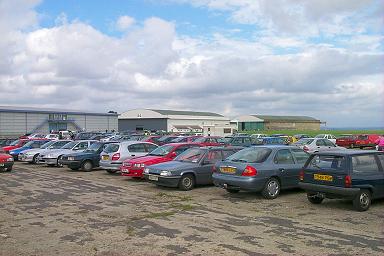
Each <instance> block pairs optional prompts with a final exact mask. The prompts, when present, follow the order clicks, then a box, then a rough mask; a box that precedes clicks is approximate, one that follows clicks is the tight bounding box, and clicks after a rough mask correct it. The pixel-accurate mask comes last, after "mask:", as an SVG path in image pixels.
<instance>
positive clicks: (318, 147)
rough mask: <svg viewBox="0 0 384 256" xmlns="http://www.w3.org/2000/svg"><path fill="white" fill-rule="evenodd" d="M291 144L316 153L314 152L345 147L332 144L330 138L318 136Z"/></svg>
mask: <svg viewBox="0 0 384 256" xmlns="http://www.w3.org/2000/svg"><path fill="white" fill-rule="evenodd" d="M292 145H293V146H297V147H299V148H301V149H303V150H304V151H305V152H308V153H316V152H322V151H334V150H343V149H345V148H343V147H339V146H337V145H335V144H333V143H332V142H331V141H330V140H327V139H319V138H307V139H301V140H299V141H297V142H295V143H293V144H292Z"/></svg>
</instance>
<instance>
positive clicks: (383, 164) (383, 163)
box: [377, 154, 384, 170]
mask: <svg viewBox="0 0 384 256" xmlns="http://www.w3.org/2000/svg"><path fill="white" fill-rule="evenodd" d="M377 157H378V158H379V161H380V163H381V168H382V169H383V170H384V154H378V155H377Z"/></svg>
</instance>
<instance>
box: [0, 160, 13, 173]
mask: <svg viewBox="0 0 384 256" xmlns="http://www.w3.org/2000/svg"><path fill="white" fill-rule="evenodd" d="M12 166H13V162H5V163H0V171H4V170H8V169H9V168H12Z"/></svg>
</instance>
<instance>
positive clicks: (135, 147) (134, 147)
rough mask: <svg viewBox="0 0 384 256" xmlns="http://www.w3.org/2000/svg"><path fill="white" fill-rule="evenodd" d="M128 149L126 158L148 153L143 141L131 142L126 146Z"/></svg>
mask: <svg viewBox="0 0 384 256" xmlns="http://www.w3.org/2000/svg"><path fill="white" fill-rule="evenodd" d="M128 151H129V152H128V155H127V156H126V157H127V158H132V157H138V156H145V155H146V154H148V152H147V150H146V148H145V144H144V143H136V144H131V145H129V146H128ZM127 158H126V159H127ZM124 160H125V159H124Z"/></svg>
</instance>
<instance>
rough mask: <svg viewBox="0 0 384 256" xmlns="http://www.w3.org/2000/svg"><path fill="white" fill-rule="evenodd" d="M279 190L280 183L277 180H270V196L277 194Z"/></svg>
mask: <svg viewBox="0 0 384 256" xmlns="http://www.w3.org/2000/svg"><path fill="white" fill-rule="evenodd" d="M278 192H279V184H278V183H277V182H276V181H270V182H269V183H268V193H269V195H270V196H276V195H277V193H278Z"/></svg>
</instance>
